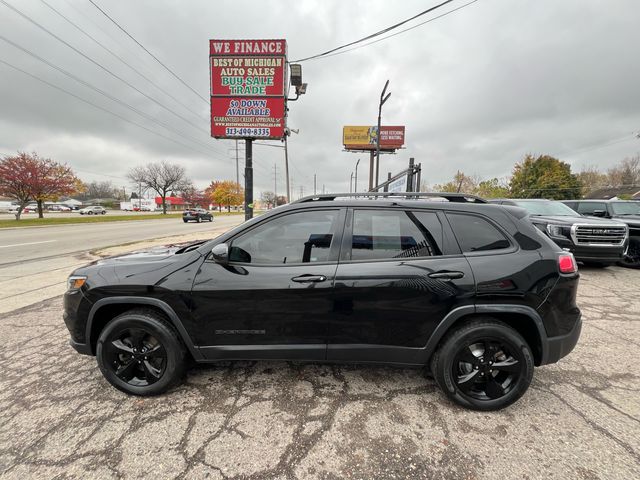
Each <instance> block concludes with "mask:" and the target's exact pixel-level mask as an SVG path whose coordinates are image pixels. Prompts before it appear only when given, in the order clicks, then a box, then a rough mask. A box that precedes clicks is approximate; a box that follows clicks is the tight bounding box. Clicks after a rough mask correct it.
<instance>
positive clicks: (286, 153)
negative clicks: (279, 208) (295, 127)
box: [284, 135, 291, 203]
mask: <svg viewBox="0 0 640 480" xmlns="http://www.w3.org/2000/svg"><path fill="white" fill-rule="evenodd" d="M287 145H288V144H287V135H285V136H284V170H285V172H284V173H285V175H286V177H287V203H291V188H290V186H289V149H288V148H287Z"/></svg>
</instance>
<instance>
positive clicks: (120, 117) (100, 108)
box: [0, 59, 210, 157]
mask: <svg viewBox="0 0 640 480" xmlns="http://www.w3.org/2000/svg"><path fill="white" fill-rule="evenodd" d="M0 63H2V64H4V65H6V66H8V67H11V68H13V69H14V70H17V71H18V72H21V73H23V74H25V75H27V76H29V77H31V78H33V79H35V80H37V81H39V82H42V83H44V84H46V85H49V86H50V87H51V88H55V89H56V90H60V91H61V92H64V93H66V94H67V95H70V96H72V97H74V98H76V99H78V100H80V101H81V102H84V103H88V104H89V105H91V106H93V107H95V108H97V109H99V110H102V111H103V112H107V113H108V114H110V115H113V116H114V117H118V118H119V119H121V120H124V121H125V122H127V123H130V124H132V125H135V126H137V127H140V128H142V129H143V130H146V131H147V132H149V133H152V134H154V135H157V136H159V137H162V138H164V139H166V140H169V141H171V142H173V143H176V144H178V145H181V146H183V147H185V148H188V149H189V150H193V151H194V152H197V153H200V154H202V155H205V156H207V157H208V156H209V155H210V153H205V152H202V151H201V150H198V149H196V148H193V147H191V146H189V145H187V144H185V143H182V142H179V141H178V140H175V139H173V138H171V137H167V136H166V135H163V134H161V133H158V132H156V131H154V130H151V129H149V128H147V127H145V126H144V125H140V124H139V123H137V122H134V121H132V120H129V119H128V118H125V117H123V116H122V115H119V114H117V113H115V112H112V111H111V110H108V109H106V108H104V107H101V106H100V105H97V104H95V103H93V102H90V101H89V100H85V99H84V98H82V97H80V96H78V95H76V94H75V93H72V92H69V91H68V90H65V89H64V88H62V87H59V86H57V85H54V84H53V83H50V82H48V81H46V80H43V79H42V78H40V77H37V76H36V75H33V74H31V73H29V72H27V71H26V70H23V69H21V68H19V67H16V66H15V65H12V64H10V63H8V62H6V61H4V60H2V59H0Z"/></svg>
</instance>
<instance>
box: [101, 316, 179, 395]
mask: <svg viewBox="0 0 640 480" xmlns="http://www.w3.org/2000/svg"><path fill="white" fill-rule="evenodd" d="M144 349H149V350H148V351H147V352H145V351H144ZM151 352H154V353H153V355H151ZM96 358H97V361H98V366H99V367H100V371H101V372H102V374H103V375H104V377H105V379H106V380H107V381H108V382H109V383H110V384H111V385H113V386H114V387H116V388H117V389H118V390H121V391H123V392H126V393H129V394H132V395H141V396H148V395H158V394H160V393H163V392H166V391H167V390H169V389H170V388H172V387H174V386H176V385H178V384H179V383H180V382H181V381H182V378H183V377H184V373H185V369H186V350H185V347H184V345H183V343H182V341H181V340H180V338H179V337H178V334H177V332H176V331H175V330H174V328H173V326H172V325H171V324H170V323H169V322H168V321H167V320H165V319H164V318H163V317H162V316H161V315H159V314H158V313H156V312H154V311H152V310H146V309H135V310H130V311H128V312H125V313H123V314H121V315H119V316H117V317H116V318H114V319H113V320H111V321H110V322H109V323H108V324H107V326H106V327H105V328H104V329H103V330H102V332H100V336H99V338H98V344H97V348H96ZM118 369H119V371H120V373H117V371H118Z"/></svg>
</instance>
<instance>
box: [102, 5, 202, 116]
mask: <svg viewBox="0 0 640 480" xmlns="http://www.w3.org/2000/svg"><path fill="white" fill-rule="evenodd" d="M89 3H91V5H93V6H94V7H96V8H97V9H98V10H100V12H101V13H102V14H103V15H104V16H105V17H107V18H108V19H109V20H111V22H112V23H113V24H114V25H115V26H116V27H118V28H119V29H120V30H122V31H123V32H124V34H125V35H126V36H127V37H129V38H130V39H131V40H133V41H134V42H136V44H138V46H139V47H140V48H142V49H143V50H144V51H145V52H147V53H148V54H149V55H150V56H151V57H152V58H153V59H154V60H155V61H156V62H158V63H159V64H160V65H162V67H163V68H164V69H165V70H166V71H167V72H169V73H170V74H171V75H173V76H174V77H175V78H176V79H177V80H178V81H179V82H180V83H182V84H183V85H184V86H185V87H187V88H188V89H189V90H191V91H192V92H193V93H195V94H196V95H197V96H198V97H199V98H201V99H202V100H203V101H204V102H205V103H206V104H207V105H208V104H209V99H207V98H205V97H203V96H202V95H200V94H199V93H198V92H196V91H195V90H194V89H193V88H192V87H191V86H190V85H189V84H187V83H186V82H185V81H184V80H182V78H180V77H179V76H178V74H176V73H175V72H174V71H173V70H171V69H170V68H169V67H167V66H166V65H165V64H164V63H162V61H161V60H160V59H159V58H158V57H156V56H155V55H154V54H153V53H151V52H150V51H149V50H147V48H146V47H145V46H144V45H142V44H141V43H140V42H139V41H138V40H136V39H135V38H134V37H133V36H132V35H131V34H130V33H129V32H127V31H126V30H125V29H124V28H123V27H122V26H120V24H119V23H118V22H116V21H115V20H114V19H113V18H111V17H110V16H109V14H108V13H107V12H105V11H104V10H103V9H102V8H100V7H99V6H98V5H96V3H95V2H93V0H89Z"/></svg>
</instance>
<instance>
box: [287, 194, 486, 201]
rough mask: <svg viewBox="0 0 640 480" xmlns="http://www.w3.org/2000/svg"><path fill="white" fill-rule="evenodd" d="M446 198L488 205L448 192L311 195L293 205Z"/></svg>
mask: <svg viewBox="0 0 640 480" xmlns="http://www.w3.org/2000/svg"><path fill="white" fill-rule="evenodd" d="M378 197H381V198H405V199H416V198H444V199H445V200H448V201H449V202H455V203H488V202H487V201H486V200H485V199H484V198H481V197H478V196H476V195H470V194H468V193H447V192H360V193H326V194H325V193H323V194H318V195H309V196H307V197H303V198H300V199H298V200H296V201H294V202H291V203H307V202H326V201H331V200H335V199H336V198H371V199H376V198H378Z"/></svg>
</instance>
